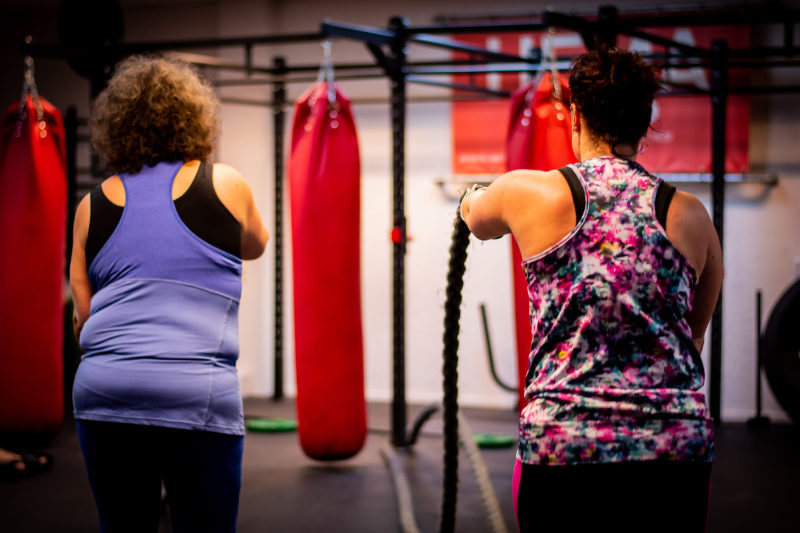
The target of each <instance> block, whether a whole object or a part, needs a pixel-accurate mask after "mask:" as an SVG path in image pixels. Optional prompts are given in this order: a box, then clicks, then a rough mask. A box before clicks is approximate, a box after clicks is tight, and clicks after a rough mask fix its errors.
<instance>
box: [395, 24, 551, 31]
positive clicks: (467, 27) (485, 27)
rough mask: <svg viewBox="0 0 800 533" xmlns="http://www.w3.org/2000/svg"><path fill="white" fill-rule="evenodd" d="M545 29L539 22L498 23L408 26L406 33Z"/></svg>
mask: <svg viewBox="0 0 800 533" xmlns="http://www.w3.org/2000/svg"><path fill="white" fill-rule="evenodd" d="M546 30H547V27H546V26H545V25H544V24H542V23H541V22H507V23H506V22H498V23H494V24H493V23H485V24H444V25H441V26H409V27H408V28H406V33H409V34H417V33H429V34H452V33H459V34H468V33H508V32H520V33H526V32H539V31H546Z"/></svg>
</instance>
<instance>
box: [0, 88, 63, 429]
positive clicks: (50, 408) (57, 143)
mask: <svg viewBox="0 0 800 533" xmlns="http://www.w3.org/2000/svg"><path fill="white" fill-rule="evenodd" d="M38 102H39V104H40V106H41V109H40V111H39V112H38V113H37V108H36V105H35V104H34V100H33V99H32V98H31V97H28V98H27V100H26V102H25V106H24V107H23V113H22V115H21V114H20V105H19V102H17V103H14V104H13V105H11V107H9V108H8V109H6V111H5V113H3V117H2V120H1V121H0V432H4V433H6V432H7V433H34V434H42V435H45V434H54V433H55V432H57V431H58V429H59V428H60V427H61V420H62V418H63V416H64V413H63V411H64V404H63V354H62V350H63V329H64V301H63V294H64V259H65V255H64V251H65V230H66V219H67V180H66V147H65V144H64V125H63V122H62V121H61V114H60V113H59V111H58V109H56V108H55V107H53V106H52V105H51V104H50V103H49V102H47V101H46V100H45V99H44V98H41V97H40V98H38Z"/></svg>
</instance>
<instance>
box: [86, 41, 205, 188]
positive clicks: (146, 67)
mask: <svg viewBox="0 0 800 533" xmlns="http://www.w3.org/2000/svg"><path fill="white" fill-rule="evenodd" d="M89 127H90V130H91V139H92V145H93V146H94V147H95V149H96V150H97V151H98V152H100V153H101V154H103V155H105V156H106V158H107V159H108V166H109V167H110V168H112V169H113V170H114V171H116V172H130V173H137V172H139V171H141V170H142V166H143V165H150V166H152V165H155V164H156V163H159V162H161V161H179V160H183V161H191V160H193V159H199V160H201V161H204V160H207V159H208V157H209V156H210V155H211V153H212V152H213V151H214V142H215V141H216V138H217V134H218V132H219V98H218V97H217V95H216V94H215V93H214V90H213V89H212V88H211V85H210V84H209V83H208V81H207V80H205V79H201V78H200V77H199V76H198V75H197V73H196V72H195V71H194V69H192V67H191V66H189V64H187V63H185V62H183V61H180V60H178V59H176V58H174V57H172V56H169V55H164V56H160V57H151V56H142V55H133V56H130V57H128V58H126V59H124V60H122V61H120V62H119V63H118V64H117V67H116V71H115V73H114V76H113V77H112V78H111V80H109V82H108V86H107V87H106V89H105V90H103V92H101V93H100V94H99V95H98V96H97V98H96V99H95V100H94V102H92V108H91V114H90V118H89Z"/></svg>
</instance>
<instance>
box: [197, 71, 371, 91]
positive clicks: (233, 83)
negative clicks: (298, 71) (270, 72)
mask: <svg viewBox="0 0 800 533" xmlns="http://www.w3.org/2000/svg"><path fill="white" fill-rule="evenodd" d="M381 78H386V75H385V74H384V73H383V71H381V70H377V71H376V72H374V73H364V74H337V75H336V77H335V79H336V80H337V81H344V80H371V79H381ZM315 81H317V77H316V76H313V77H311V76H307V77H297V78H287V77H275V78H244V79H232V80H215V81H212V82H211V85H213V86H214V87H237V86H245V85H270V84H272V83H313V82H315Z"/></svg>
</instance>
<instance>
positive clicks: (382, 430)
mask: <svg viewBox="0 0 800 533" xmlns="http://www.w3.org/2000/svg"><path fill="white" fill-rule="evenodd" d="M418 409H419V406H413V407H411V408H410V409H409V420H411V419H412V418H413V415H414V414H415V412H416V411H417V410H418ZM464 411H465V414H466V415H467V418H468V419H469V421H470V425H471V426H472V429H473V431H474V432H496V433H505V434H508V435H515V434H516V430H517V422H516V415H515V413H513V412H512V411H511V410H509V411H499V410H488V409H465V410H464ZM245 413H247V415H248V416H271V417H285V418H293V417H294V404H293V402H292V401H290V400H287V401H284V402H281V403H274V402H272V401H270V400H254V399H250V400H245ZM369 423H370V427H371V428H374V430H373V431H371V432H370V434H369V436H368V438H367V443H366V445H365V447H364V449H363V450H362V451H361V453H360V454H359V455H357V456H356V457H355V458H354V459H351V460H349V461H344V462H341V463H334V464H322V463H317V462H314V461H312V460H310V459H308V458H306V456H305V455H303V453H302V451H301V450H300V447H299V445H298V443H297V435H296V434H295V433H284V434H263V433H262V434H259V433H248V435H247V437H246V438H245V452H244V474H243V479H242V495H241V502H240V507H239V528H238V531H239V533H255V532H259V533H262V532H277V533H282V532H295V531H325V532H327V533H339V532H341V533H360V532H376V531H380V532H384V531H386V532H395V531H399V526H398V522H397V507H396V504H395V497H394V490H393V487H392V483H391V479H390V477H389V474H388V471H387V469H386V466H385V465H384V463H383V460H382V459H381V456H380V454H379V451H378V449H379V447H380V446H381V445H382V444H383V443H384V442H385V441H386V439H387V438H388V428H389V406H388V405H387V404H379V403H373V404H370V405H369ZM423 431H424V434H423V435H422V436H421V437H420V439H419V441H418V444H417V446H415V447H414V449H413V451H411V452H408V453H404V454H402V457H403V460H404V463H405V469H406V473H407V475H408V478H409V481H410V483H411V489H412V493H413V499H414V507H415V511H416V516H417V522H418V524H419V526H420V529H421V531H423V532H430V531H436V530H437V524H438V516H439V498H440V495H441V475H442V474H441V464H442V457H441V456H442V442H441V436H440V435H441V422H440V421H439V420H438V419H433V420H431V421H429V422H428V423H427V424H426V425H425V427H424V429H423ZM716 439H717V448H716V449H717V462H716V464H715V466H714V471H713V479H712V486H713V488H712V496H711V510H710V514H709V521H708V528H707V532H708V533H716V532H726V533H734V532H748V533H753V532H758V533H769V532H776V533H777V532H795V531H797V530H798V525H799V524H800V501H799V500H800V498H799V497H800V454H799V453H798V451H799V450H800V430H798V428H796V427H795V426H792V425H784V424H780V425H779V424H774V425H772V426H771V427H769V428H767V429H764V430H759V431H752V430H749V429H748V428H747V427H746V426H745V425H744V424H733V423H729V424H725V425H723V426H721V427H718V428H717V432H716ZM49 451H50V452H51V453H52V454H53V456H54V458H55V466H54V468H53V470H52V471H51V472H49V473H47V474H44V475H42V476H38V477H35V478H31V479H26V480H22V481H20V482H16V483H4V484H0V532H2V533H39V532H42V533H44V532H47V533H79V532H80V533H83V532H86V533H89V532H96V531H97V528H98V526H97V515H96V511H95V508H94V502H93V500H92V494H91V491H90V489H89V483H88V481H87V479H86V473H85V471H84V466H83V458H82V456H81V452H80V447H79V445H78V438H77V434H76V432H75V423H74V421H72V420H69V421H67V422H66V423H65V426H64V429H63V431H62V432H61V434H60V435H59V436H58V438H57V439H56V441H55V443H54V444H53V446H52V447H51V448H49ZM514 452H515V450H514V449H511V448H507V449H496V450H484V451H483V456H484V460H485V461H486V465H487V467H488V469H489V472H490V475H491V478H492V482H493V484H494V487H495V492H496V493H497V496H498V499H499V500H500V505H501V508H502V510H503V513H504V515H505V518H506V523H507V524H508V526H509V530H510V531H514V530H515V527H514V526H515V521H514V512H513V506H512V503H511V471H512V468H513V464H514ZM120 460H121V461H124V460H125V458H124V457H120ZM460 479H461V485H460V488H459V494H458V522H457V531H459V532H463V533H467V532H479V531H487V530H488V526H487V522H486V518H485V514H484V507H483V504H482V502H481V500H480V496H479V493H478V488H477V485H476V484H475V480H474V477H473V475H472V473H471V472H470V470H469V467H468V465H467V462H466V457H465V455H464V454H462V455H461V472H460ZM591 490H594V489H592V488H587V487H576V491H582V492H585V493H587V494H588V493H590V492H591ZM168 531H170V528H169V522H168V520H167V517H166V515H165V517H164V520H162V527H161V529H160V533H165V532H168Z"/></svg>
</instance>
